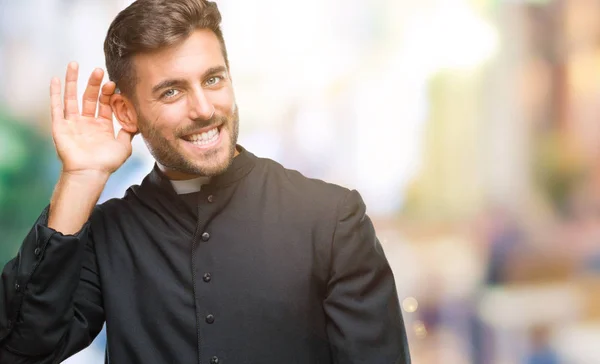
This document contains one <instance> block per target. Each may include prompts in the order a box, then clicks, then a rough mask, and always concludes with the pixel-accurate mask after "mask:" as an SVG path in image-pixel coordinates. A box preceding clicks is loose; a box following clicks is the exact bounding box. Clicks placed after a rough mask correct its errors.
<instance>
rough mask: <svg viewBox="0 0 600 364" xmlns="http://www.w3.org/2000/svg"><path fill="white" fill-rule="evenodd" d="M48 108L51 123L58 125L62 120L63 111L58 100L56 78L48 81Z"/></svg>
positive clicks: (57, 80) (58, 82)
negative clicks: (49, 109)
mask: <svg viewBox="0 0 600 364" xmlns="http://www.w3.org/2000/svg"><path fill="white" fill-rule="evenodd" d="M50 107H51V115H52V123H53V124H54V123H58V122H59V121H60V120H62V119H63V118H64V110H63V106H62V102H61V100H60V80H59V79H58V77H53V78H52V81H50Z"/></svg>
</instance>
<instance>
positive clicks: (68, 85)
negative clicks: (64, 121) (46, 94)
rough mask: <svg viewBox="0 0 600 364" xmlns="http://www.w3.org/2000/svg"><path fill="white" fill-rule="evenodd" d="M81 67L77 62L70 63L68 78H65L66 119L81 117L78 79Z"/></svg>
mask: <svg viewBox="0 0 600 364" xmlns="http://www.w3.org/2000/svg"><path fill="white" fill-rule="evenodd" d="M78 73H79V65H78V64H77V62H71V63H69V66H68V67H67V76H66V77H65V118H69V117H71V118H73V117H75V116H78V115H79V107H78V106H77V77H78Z"/></svg>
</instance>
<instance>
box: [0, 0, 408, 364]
mask: <svg viewBox="0 0 600 364" xmlns="http://www.w3.org/2000/svg"><path fill="white" fill-rule="evenodd" d="M220 21H221V16H220V13H219V11H218V9H217V7H216V5H215V4H214V3H212V2H207V1H204V0H187V1H186V0H175V1H174V0H169V1H167V0H139V1H136V2H134V3H133V4H132V5H130V6H129V7H127V8H126V9H125V10H123V11H122V12H121V13H120V14H119V15H118V16H117V17H116V18H115V20H114V21H113V23H112V24H111V26H110V28H109V30H108V34H107V37H106V40H105V48H104V49H105V56H106V65H107V70H108V74H109V77H110V79H111V82H108V83H106V84H104V85H101V82H102V78H103V71H102V70H101V69H96V70H95V71H94V72H93V73H92V75H91V76H90V78H89V82H88V86H87V88H86V90H85V93H84V95H83V100H82V103H81V108H80V107H79V102H78V100H77V90H76V85H77V79H78V66H77V64H76V63H71V64H69V66H68V69H67V75H66V81H65V90H64V102H62V101H61V100H60V94H61V84H60V81H59V80H58V79H56V78H55V79H53V80H52V83H51V87H50V88H51V92H50V93H51V104H52V124H53V125H52V129H53V130H52V135H53V139H54V142H55V145H56V150H57V152H58V155H59V157H60V159H61V161H62V173H61V176H60V178H59V182H58V183H57V185H56V188H55V190H54V194H53V196H52V199H51V203H50V205H49V206H48V207H47V208H46V209H45V210H44V211H43V212H42V214H41V216H40V217H39V219H38V221H37V222H36V223H35V225H34V226H33V228H32V229H31V232H30V233H29V235H27V237H26V238H25V240H24V241H23V244H22V246H21V249H20V251H19V253H18V255H17V257H16V258H14V259H13V260H11V261H10V262H9V263H8V264H7V265H6V266H5V268H4V271H3V274H2V281H1V285H0V297H1V299H2V300H3V301H2V305H1V306H0V307H1V310H0V362H2V363H4V362H7V363H8V362H10V363H41V362H43V363H54V362H60V361H62V360H64V359H66V358H68V357H70V356H71V355H73V354H74V353H76V352H78V351H80V350H82V349H83V348H85V347H86V346H88V345H89V344H90V343H91V342H92V340H93V339H94V338H95V337H96V335H98V332H99V331H100V330H101V328H102V325H103V324H104V322H106V327H107V352H106V357H107V361H111V362H113V361H114V362H117V363H172V362H174V361H176V362H181V363H192V362H199V363H211V364H218V363H250V362H260V363H291V362H294V363H311V364H312V363H382V364H383V363H386V364H387V363H398V364H405V363H409V362H410V357H409V351H408V345H407V338H406V332H405V328H404V323H403V319H402V315H401V312H400V308H399V303H398V293H397V290H396V286H395V282H394V277H393V274H392V271H391V269H390V266H389V264H388V261H387V259H386V256H385V254H384V252H383V249H382V247H381V245H380V243H379V241H378V239H377V237H376V235H375V231H374V228H373V224H372V223H371V220H370V219H369V217H368V216H367V215H366V206H365V204H364V202H363V200H362V198H361V196H360V195H359V193H358V192H356V191H354V190H349V189H346V188H343V187H340V186H337V185H333V184H329V183H325V182H323V181H319V180H314V179H309V178H307V177H304V176H302V175H301V174H299V173H298V172H296V171H293V170H289V169H286V168H284V167H282V166H281V165H279V164H277V163H276V162H274V161H271V160H268V159H264V158H259V157H257V156H255V155H253V154H252V153H251V152H249V151H248V150H246V149H244V148H243V147H242V146H240V145H238V144H237V137H238V127H239V125H238V123H239V118H238V109H237V104H236V101H235V97H234V92H233V87H232V79H231V75H230V74H229V62H228V58H227V51H226V48H225V43H224V40H223V35H222V32H221V29H220ZM113 113H114V115H115V116H116V118H117V119H118V121H119V123H120V125H121V127H122V128H121V130H120V131H119V132H118V134H117V136H116V137H115V133H114V129H113V123H112V118H113ZM310 133H311V131H309V130H307V138H310ZM136 134H140V135H141V136H142V138H143V139H144V141H145V143H146V145H147V147H148V149H149V151H150V152H151V154H152V155H153V157H154V158H155V160H156V164H155V166H154V168H153V170H152V171H151V172H150V173H149V174H148V175H147V176H146V178H145V179H144V180H143V181H142V183H141V184H140V185H139V186H138V185H135V186H132V187H131V188H130V189H129V190H128V192H127V194H126V195H125V197H124V198H120V199H111V200H109V201H106V202H104V203H101V204H98V201H99V198H100V196H101V194H102V191H103V190H104V189H105V186H106V182H107V180H108V178H109V176H110V175H111V174H112V173H114V172H115V171H116V170H117V169H119V167H121V166H122V165H123V163H124V162H125V161H126V160H127V159H128V158H129V156H130V155H131V153H132V145H131V142H132V138H133V137H134V136H135V135H136Z"/></svg>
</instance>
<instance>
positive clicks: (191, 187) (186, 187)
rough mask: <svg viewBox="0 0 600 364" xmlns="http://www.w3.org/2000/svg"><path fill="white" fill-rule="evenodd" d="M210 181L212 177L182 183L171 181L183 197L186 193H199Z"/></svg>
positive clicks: (182, 181) (187, 180)
mask: <svg viewBox="0 0 600 364" xmlns="http://www.w3.org/2000/svg"><path fill="white" fill-rule="evenodd" d="M209 180H210V177H198V178H194V179H186V180H181V181H173V180H171V185H172V186H173V189H174V190H175V192H177V194H178V195H183V194H186V193H194V192H199V191H200V190H201V189H202V185H205V184H207V183H208V181H209Z"/></svg>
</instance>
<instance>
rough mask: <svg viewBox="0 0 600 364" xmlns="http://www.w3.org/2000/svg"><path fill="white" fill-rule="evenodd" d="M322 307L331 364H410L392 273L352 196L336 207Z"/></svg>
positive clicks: (357, 200)
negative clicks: (336, 218)
mask: <svg viewBox="0 0 600 364" xmlns="http://www.w3.org/2000/svg"><path fill="white" fill-rule="evenodd" d="M338 214H339V216H338V220H337V226H336V228H335V232H334V237H333V242H332V244H333V245H332V258H331V260H332V262H331V272H330V277H329V282H328V294H327V298H326V299H325V301H324V309H325V313H326V314H327V317H328V324H327V334H328V336H329V341H330V345H331V349H332V353H333V358H334V360H333V363H336V364H354V363H356V364H358V363H369V364H409V363H410V354H409V349H408V343H407V337H406V330H405V327H404V322H403V318H402V313H401V311H400V305H399V302H398V294H397V290H396V285H395V281H394V276H393V274H392V270H391V268H390V266H389V263H388V261H387V258H386V257H385V254H384V252H383V248H382V246H381V244H380V243H379V241H378V239H377V237H376V235H375V230H374V228H373V224H372V222H371V220H370V219H369V217H368V216H367V215H366V206H365V204H364V202H363V200H362V198H361V196H360V194H359V193H358V192H356V191H351V192H349V194H348V195H347V196H346V198H345V199H344V200H343V201H342V202H341V204H340V206H339V209H338Z"/></svg>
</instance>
